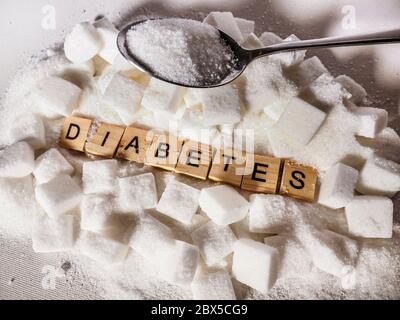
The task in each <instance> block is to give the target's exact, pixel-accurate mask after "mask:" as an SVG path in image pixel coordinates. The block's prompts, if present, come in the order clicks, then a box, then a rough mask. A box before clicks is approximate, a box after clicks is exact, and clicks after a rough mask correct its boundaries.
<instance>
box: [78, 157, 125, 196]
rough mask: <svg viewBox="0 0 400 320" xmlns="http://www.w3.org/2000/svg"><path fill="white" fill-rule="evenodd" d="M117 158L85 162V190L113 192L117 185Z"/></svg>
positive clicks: (83, 174) (86, 191) (83, 179)
mask: <svg viewBox="0 0 400 320" xmlns="http://www.w3.org/2000/svg"><path fill="white" fill-rule="evenodd" d="M117 169H118V162H117V160H99V161H88V162H85V163H84V164H83V169H82V182H83V192H84V193H85V194H91V193H112V192H113V191H114V190H115V187H116V177H117Z"/></svg>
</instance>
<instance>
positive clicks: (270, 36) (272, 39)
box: [260, 32, 283, 47]
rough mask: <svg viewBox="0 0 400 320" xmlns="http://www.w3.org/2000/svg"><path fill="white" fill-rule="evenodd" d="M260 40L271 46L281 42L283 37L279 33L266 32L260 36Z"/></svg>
mask: <svg viewBox="0 0 400 320" xmlns="http://www.w3.org/2000/svg"><path fill="white" fill-rule="evenodd" d="M260 40H261V42H262V43H263V45H264V46H266V47H267V46H271V45H273V44H278V43H281V42H282V41H283V40H282V38H281V37H279V36H278V35H276V34H275V33H273V32H264V33H263V34H262V35H261V36H260Z"/></svg>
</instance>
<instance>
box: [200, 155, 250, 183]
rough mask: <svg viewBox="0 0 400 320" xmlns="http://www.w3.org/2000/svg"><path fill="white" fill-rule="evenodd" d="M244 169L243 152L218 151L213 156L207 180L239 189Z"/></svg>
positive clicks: (244, 159) (244, 157)
mask: <svg viewBox="0 0 400 320" xmlns="http://www.w3.org/2000/svg"><path fill="white" fill-rule="evenodd" d="M245 167H246V153H245V152H244V151H239V150H233V149H220V150H219V151H218V152H217V153H216V154H215V156H214V159H213V162H212V164H211V170H210V173H209V175H208V178H209V179H211V180H214V181H220V182H226V183H229V184H232V185H234V186H236V187H240V185H241V183H242V178H243V173H244V169H245Z"/></svg>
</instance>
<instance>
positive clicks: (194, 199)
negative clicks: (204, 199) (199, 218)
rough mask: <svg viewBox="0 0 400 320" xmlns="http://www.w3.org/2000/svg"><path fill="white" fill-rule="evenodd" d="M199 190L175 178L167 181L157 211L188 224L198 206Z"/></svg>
mask: <svg viewBox="0 0 400 320" xmlns="http://www.w3.org/2000/svg"><path fill="white" fill-rule="evenodd" d="M199 195H200V191H199V190H197V189H196V188H193V187H191V186H188V185H186V184H184V183H182V182H179V181H177V180H175V179H174V180H171V181H170V182H168V184H167V187H166V188H165V190H164V192H163V194H162V196H161V199H160V201H159V203H158V205H157V208H156V209H157V211H158V212H161V213H163V214H165V215H167V216H169V217H171V218H173V219H175V220H178V221H179V222H182V223H183V224H190V223H191V222H192V219H193V216H194V215H195V214H196V212H197V209H198V207H199Z"/></svg>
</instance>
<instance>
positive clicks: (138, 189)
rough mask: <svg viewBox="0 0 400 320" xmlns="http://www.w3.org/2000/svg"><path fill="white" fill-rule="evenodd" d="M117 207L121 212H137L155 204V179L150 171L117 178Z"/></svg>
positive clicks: (156, 199)
mask: <svg viewBox="0 0 400 320" xmlns="http://www.w3.org/2000/svg"><path fill="white" fill-rule="evenodd" d="M118 185H119V194H118V198H117V201H118V207H119V209H120V210H121V211H122V212H126V213H129V212H138V211H141V210H143V209H152V208H155V207H156V206H157V201H158V196H157V189H156V181H155V179H154V175H153V174H152V173H145V174H141V175H138V176H134V177H126V178H120V179H118Z"/></svg>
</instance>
